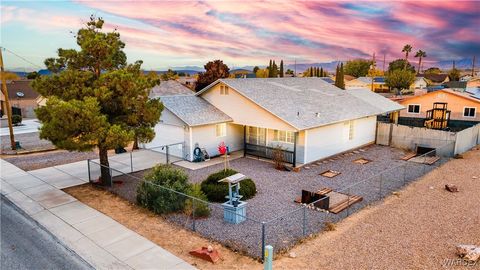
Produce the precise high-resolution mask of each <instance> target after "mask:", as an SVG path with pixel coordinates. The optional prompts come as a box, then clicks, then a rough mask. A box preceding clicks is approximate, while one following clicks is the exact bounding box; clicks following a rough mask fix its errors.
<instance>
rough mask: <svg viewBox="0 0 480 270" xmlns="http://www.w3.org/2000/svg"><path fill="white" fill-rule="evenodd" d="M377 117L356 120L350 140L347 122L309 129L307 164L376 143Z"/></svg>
mask: <svg viewBox="0 0 480 270" xmlns="http://www.w3.org/2000/svg"><path fill="white" fill-rule="evenodd" d="M376 122H377V119H376V117H375V116H371V117H366V118H360V119H356V120H354V136H353V139H352V140H350V139H349V124H348V121H347V122H343V123H338V124H332V125H328V126H324V127H319V128H314V129H309V130H307V132H306V136H305V137H306V138H305V141H306V149H305V153H304V154H305V160H304V162H305V163H309V162H312V161H315V160H318V159H322V158H326V157H328V156H332V155H335V154H338V153H341V152H344V151H347V150H349V149H353V148H356V147H360V146H362V145H365V144H368V143H372V142H374V141H375V129H376Z"/></svg>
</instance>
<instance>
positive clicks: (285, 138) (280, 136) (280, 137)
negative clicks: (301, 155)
mask: <svg viewBox="0 0 480 270" xmlns="http://www.w3.org/2000/svg"><path fill="white" fill-rule="evenodd" d="M273 141H274V142H281V143H288V144H294V143H295V133H294V132H293V131H288V130H277V129H275V130H273Z"/></svg>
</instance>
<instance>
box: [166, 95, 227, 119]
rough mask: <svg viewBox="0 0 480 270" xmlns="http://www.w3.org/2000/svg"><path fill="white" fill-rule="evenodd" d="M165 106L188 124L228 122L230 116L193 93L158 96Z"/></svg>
mask: <svg viewBox="0 0 480 270" xmlns="http://www.w3.org/2000/svg"><path fill="white" fill-rule="evenodd" d="M160 100H161V101H162V103H163V105H164V106H165V108H167V109H168V110H169V111H171V112H172V113H173V114H175V115H176V116H177V117H178V118H180V119H181V120H182V121H183V122H185V123H186V124H187V125H189V126H200V125H207V124H216V123H223V122H230V121H232V118H230V117H229V116H228V115H226V114H225V113H223V112H222V111H220V110H219V109H217V108H216V107H214V106H213V105H212V104H210V103H208V102H207V101H206V100H204V99H203V98H201V97H198V96H195V95H176V96H163V97H160Z"/></svg>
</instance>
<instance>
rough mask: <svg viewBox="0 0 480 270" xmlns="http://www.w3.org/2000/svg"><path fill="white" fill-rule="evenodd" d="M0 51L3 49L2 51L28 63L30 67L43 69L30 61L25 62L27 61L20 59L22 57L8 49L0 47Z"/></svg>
mask: <svg viewBox="0 0 480 270" xmlns="http://www.w3.org/2000/svg"><path fill="white" fill-rule="evenodd" d="M0 49H3V50H4V51H6V52H9V53H11V54H13V55H15V56H16V57H18V58H20V59H22V60H23V61H25V62H27V63H29V64H30V65H34V66H36V67H38V68H40V69H43V67H41V66H39V65H37V64H35V63H33V62H31V61H30V60H27V59H25V58H24V57H22V56H20V55H18V54H17V53H15V52H13V51H11V50H9V49H7V48H5V47H0Z"/></svg>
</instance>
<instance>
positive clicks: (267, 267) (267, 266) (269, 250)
mask: <svg viewBox="0 0 480 270" xmlns="http://www.w3.org/2000/svg"><path fill="white" fill-rule="evenodd" d="M265 253H266V254H265V255H266V257H267V259H266V260H265V262H264V263H263V269H264V270H272V269H273V265H272V261H273V247H272V246H270V245H268V246H266V247H265Z"/></svg>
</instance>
